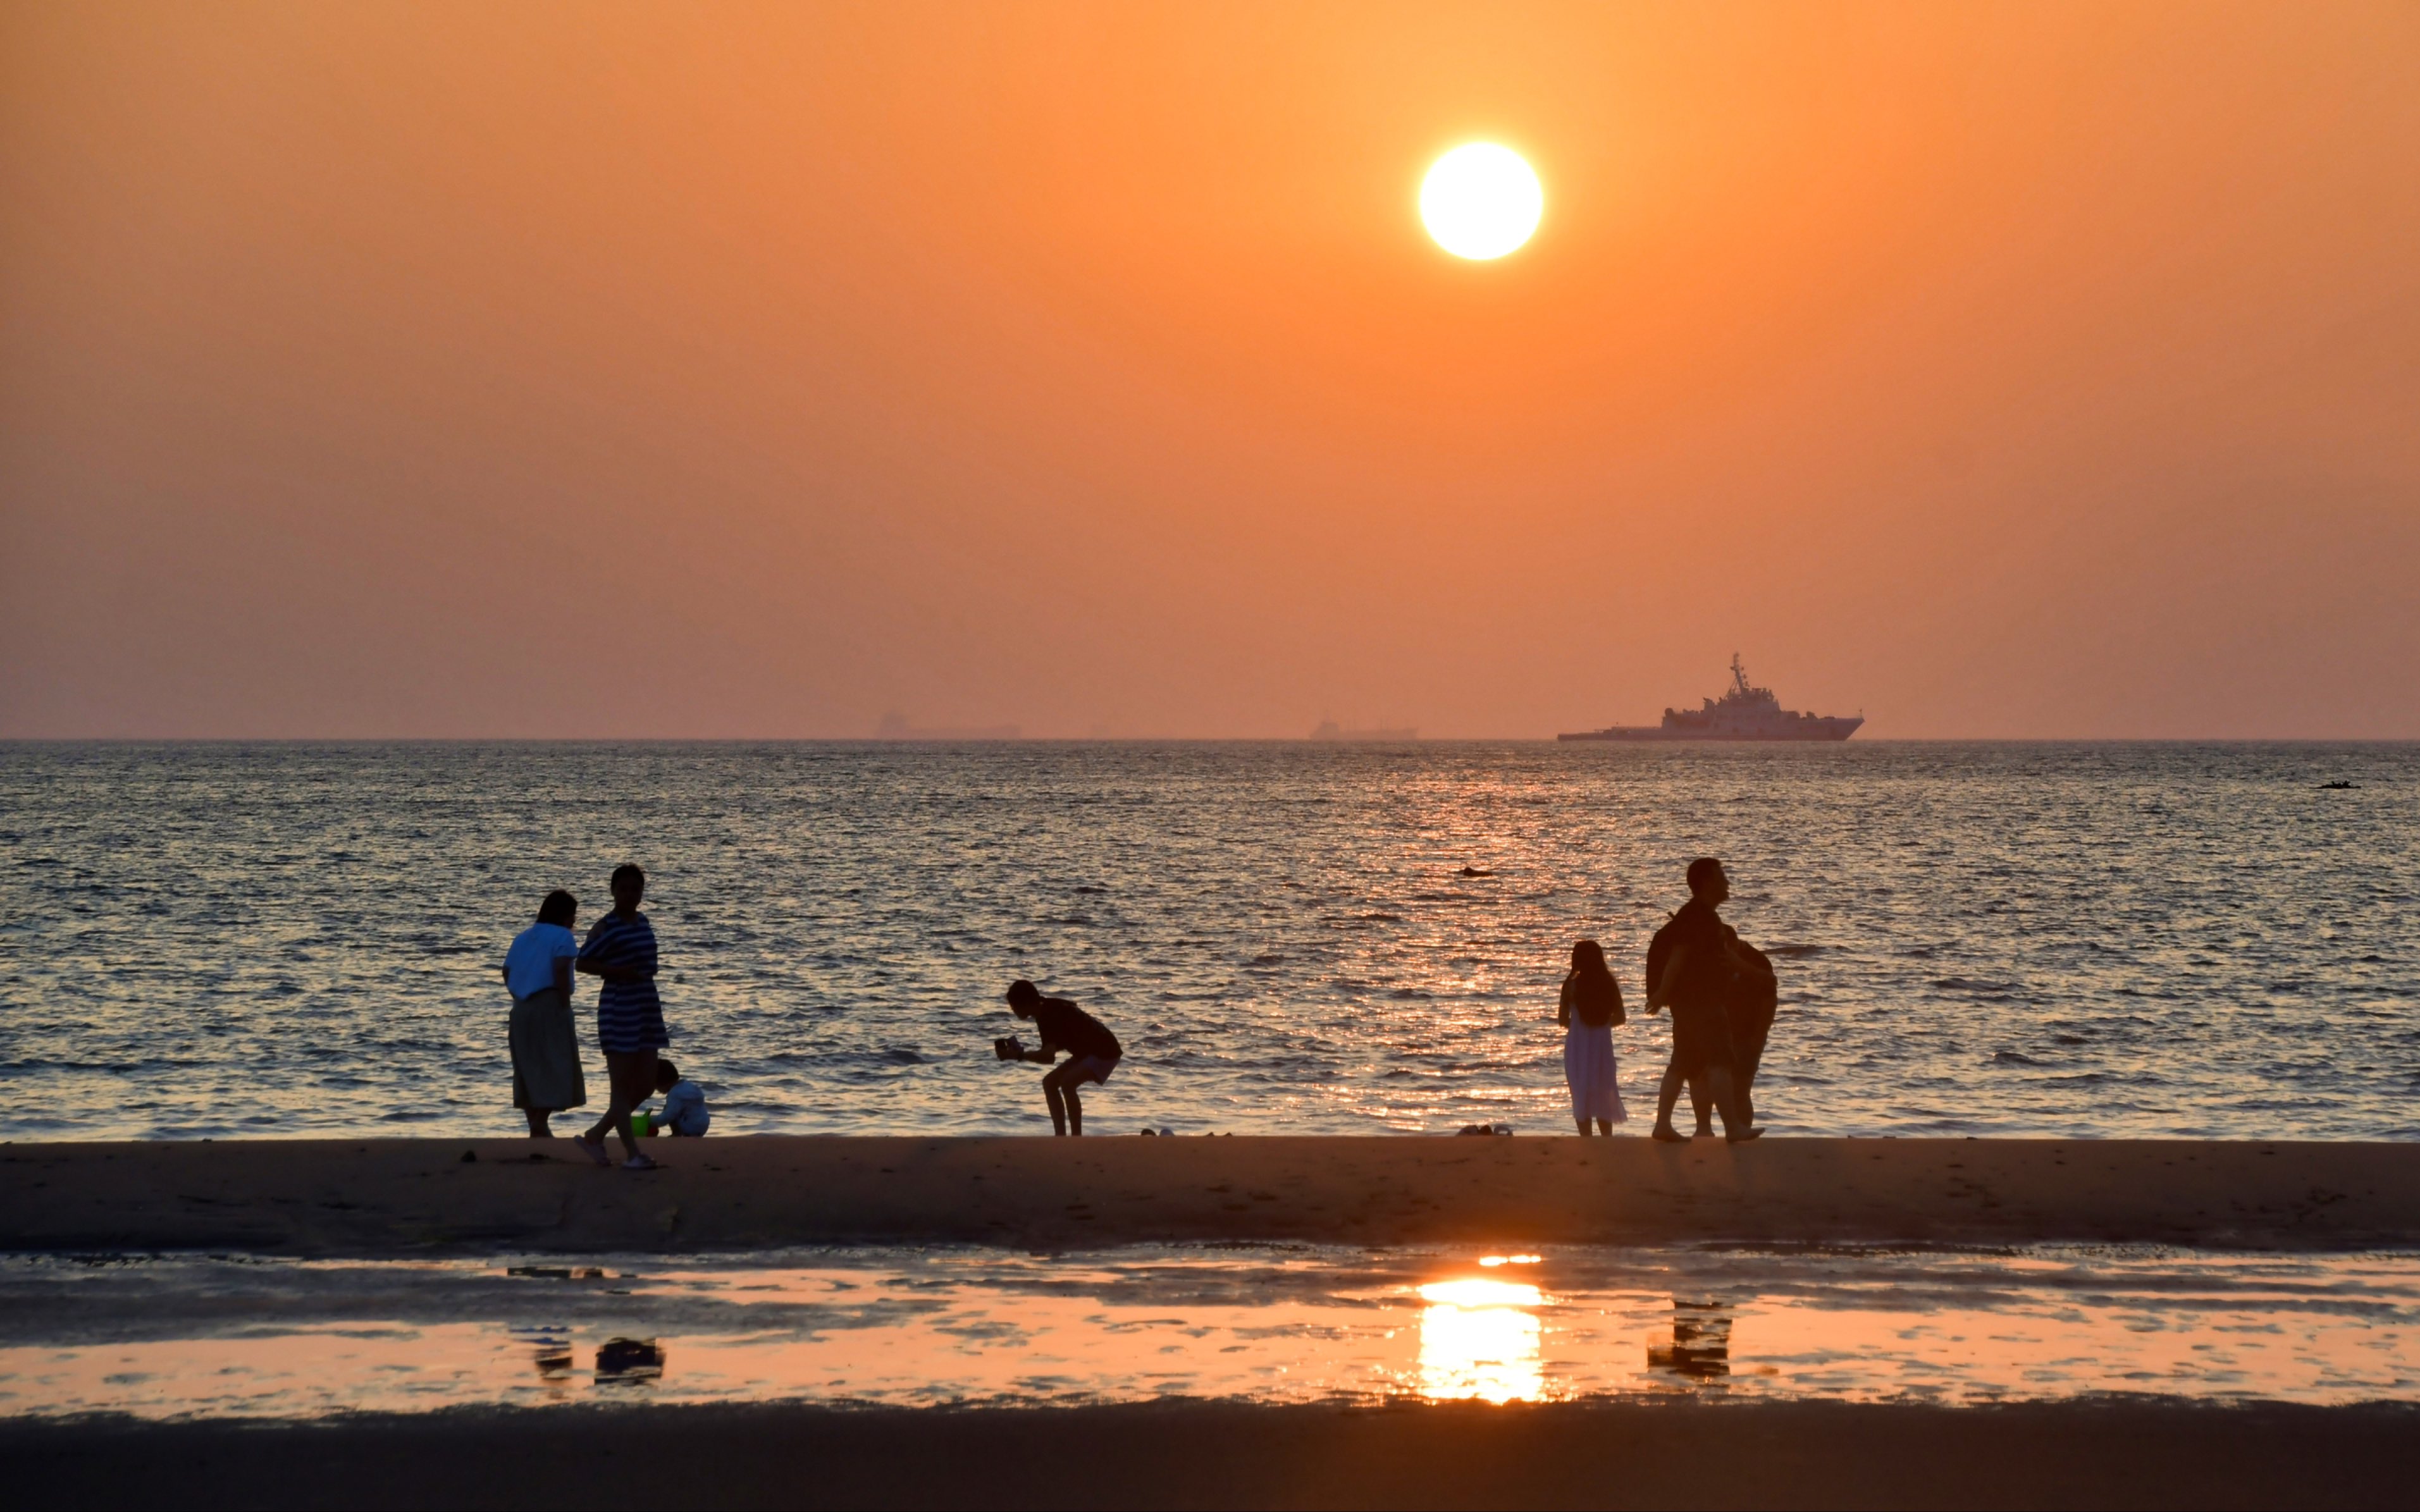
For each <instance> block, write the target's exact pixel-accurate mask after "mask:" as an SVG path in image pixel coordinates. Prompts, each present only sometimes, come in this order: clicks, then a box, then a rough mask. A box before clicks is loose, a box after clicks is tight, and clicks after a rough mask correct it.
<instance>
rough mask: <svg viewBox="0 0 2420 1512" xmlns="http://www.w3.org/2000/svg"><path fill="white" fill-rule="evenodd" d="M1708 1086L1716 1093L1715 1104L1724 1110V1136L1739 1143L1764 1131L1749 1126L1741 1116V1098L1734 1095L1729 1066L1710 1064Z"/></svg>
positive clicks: (1707, 1071)
mask: <svg viewBox="0 0 2420 1512" xmlns="http://www.w3.org/2000/svg"><path fill="white" fill-rule="evenodd" d="M1706 1087H1707V1089H1708V1090H1710V1091H1712V1092H1713V1093H1714V1106H1715V1107H1716V1108H1718V1109H1720V1110H1721V1112H1722V1115H1723V1137H1724V1138H1726V1139H1728V1140H1730V1141H1731V1142H1732V1143H1733V1144H1737V1143H1738V1142H1739V1141H1741V1140H1743V1139H1754V1138H1755V1137H1756V1136H1757V1135H1759V1134H1762V1133H1764V1131H1763V1130H1761V1129H1752V1128H1750V1127H1748V1121H1747V1119H1745V1118H1743V1117H1742V1116H1741V1114H1740V1105H1739V1099H1738V1097H1737V1096H1736V1095H1734V1088H1732V1086H1731V1072H1730V1067H1729V1066H1708V1067H1707V1068H1706Z"/></svg>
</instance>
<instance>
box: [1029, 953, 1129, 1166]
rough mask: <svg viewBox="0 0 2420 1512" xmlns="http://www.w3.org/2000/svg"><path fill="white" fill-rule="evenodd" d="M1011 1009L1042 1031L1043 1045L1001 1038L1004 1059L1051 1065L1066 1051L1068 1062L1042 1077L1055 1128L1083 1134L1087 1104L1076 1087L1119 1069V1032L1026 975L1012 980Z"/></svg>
mask: <svg viewBox="0 0 2420 1512" xmlns="http://www.w3.org/2000/svg"><path fill="white" fill-rule="evenodd" d="M1008 1011H1010V1012H1012V1013H1014V1014H1016V1016H1017V1017H1018V1018H1021V1019H1027V1020H1030V1021H1032V1024H1033V1026H1034V1027H1036V1028H1038V1029H1040V1030H1041V1031H1042V1048H1041V1049H1039V1050H1028V1049H1026V1048H1025V1046H1023V1045H1022V1044H1019V1043H1017V1041H1015V1040H1002V1041H1000V1042H999V1045H998V1049H999V1051H1000V1055H1001V1059H1003V1060H1030V1061H1032V1062H1033V1063H1034V1064H1035V1065H1037V1066H1048V1065H1051V1064H1052V1063H1053V1062H1054V1061H1056V1060H1057V1059H1058V1058H1059V1052H1060V1051H1062V1050H1064V1051H1065V1052H1067V1054H1068V1056H1069V1057H1070V1058H1069V1060H1068V1061H1067V1063H1066V1064H1065V1065H1063V1066H1059V1067H1057V1068H1056V1069H1054V1070H1053V1071H1052V1072H1050V1074H1049V1075H1047V1076H1045V1077H1043V1078H1042V1092H1043V1095H1044V1096H1045V1097H1047V1098H1048V1099H1049V1100H1050V1132H1051V1133H1052V1134H1071V1135H1072V1134H1082V1133H1083V1132H1084V1104H1083V1103H1080V1102H1078V1100H1077V1097H1076V1088H1078V1087H1080V1086H1082V1085H1083V1084H1084V1083H1086V1082H1094V1083H1100V1082H1106V1081H1108V1080H1109V1072H1113V1071H1115V1070H1117V1069H1118V1060H1119V1057H1122V1056H1124V1055H1125V1050H1124V1049H1123V1048H1122V1047H1121V1046H1120V1045H1119V1044H1118V1037H1117V1036H1116V1035H1114V1034H1111V1033H1110V1032H1109V1029H1108V1027H1107V1026H1104V1025H1103V1024H1102V1023H1101V1021H1100V1020H1099V1019H1096V1018H1094V1016H1093V1015H1092V1014H1090V1013H1087V1012H1085V1011H1083V1010H1082V1009H1080V1008H1078V1007H1077V1006H1076V1005H1075V1004H1073V1003H1071V1002H1069V1001H1068V1000H1067V999H1065V998H1063V997H1045V996H1043V995H1042V990H1041V989H1040V988H1038V987H1036V986H1034V985H1033V983H1032V982H1030V981H1026V980H1023V979H1019V980H1016V981H1013V982H1011V983H1009V986H1008Z"/></svg>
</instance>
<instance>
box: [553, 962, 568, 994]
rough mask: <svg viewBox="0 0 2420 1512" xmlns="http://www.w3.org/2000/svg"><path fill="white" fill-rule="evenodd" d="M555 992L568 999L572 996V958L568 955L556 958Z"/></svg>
mask: <svg viewBox="0 0 2420 1512" xmlns="http://www.w3.org/2000/svg"><path fill="white" fill-rule="evenodd" d="M554 990H555V991H556V992H559V993H561V994H562V995H564V996H566V997H569V996H570V995H571V957H569V956H567V955H559V956H556V957H555V958H554Z"/></svg>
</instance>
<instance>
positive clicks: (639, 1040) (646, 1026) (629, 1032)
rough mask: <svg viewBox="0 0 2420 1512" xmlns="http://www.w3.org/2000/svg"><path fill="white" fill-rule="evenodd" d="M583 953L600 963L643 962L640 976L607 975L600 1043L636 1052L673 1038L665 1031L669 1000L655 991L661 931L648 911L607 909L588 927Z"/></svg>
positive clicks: (612, 1051) (617, 1051)
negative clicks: (610, 978) (611, 911)
mask: <svg viewBox="0 0 2420 1512" xmlns="http://www.w3.org/2000/svg"><path fill="white" fill-rule="evenodd" d="M580 959H581V960H582V961H587V962H593V963H594V964H597V965H600V966H613V967H618V968H625V969H627V968H629V967H634V966H635V967H643V968H644V969H645V970H646V971H647V972H648V975H647V976H646V977H644V978H643V979H641V980H637V981H608V982H607V983H606V984H605V990H604V991H603V992H601V993H599V994H597V1048H598V1049H599V1050H602V1051H604V1052H605V1053H606V1054H608V1055H615V1056H627V1055H634V1054H636V1053H638V1052H639V1051H642V1050H662V1049H665V1048H667V1047H669V1046H670V1045H671V1044H672V1036H670V1035H669V1034H667V1033H665V1032H664V1005H663V1002H662V1000H661V999H659V997H657V996H656V979H655V976H654V972H655V968H656V932H655V929H654V927H653V926H651V925H650V924H648V922H647V916H646V915H644V914H632V915H631V916H630V917H629V918H623V917H622V916H621V915H620V914H607V915H606V916H605V917H604V918H600V919H598V920H597V927H596V928H595V929H593V930H590V931H589V932H588V943H587V944H586V945H583V946H582V947H581V948H580Z"/></svg>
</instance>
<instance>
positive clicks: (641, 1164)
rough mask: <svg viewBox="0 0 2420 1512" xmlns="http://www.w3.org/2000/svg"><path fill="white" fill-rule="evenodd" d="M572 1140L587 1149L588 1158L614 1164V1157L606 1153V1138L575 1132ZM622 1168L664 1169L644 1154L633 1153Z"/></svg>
mask: <svg viewBox="0 0 2420 1512" xmlns="http://www.w3.org/2000/svg"><path fill="white" fill-rule="evenodd" d="M571 1142H572V1143H573V1144H575V1145H578V1146H579V1147H580V1148H581V1149H583V1150H585V1151H587V1154H588V1158H589V1159H590V1160H593V1161H595V1162H596V1163H597V1165H606V1166H610V1165H613V1156H611V1155H608V1154H607V1153H605V1141H604V1140H602V1139H591V1138H589V1137H588V1136H587V1135H586V1134H573V1135H572V1136H571ZM622 1169H624V1170H626V1171H659V1170H662V1169H663V1167H662V1166H660V1165H657V1164H656V1163H655V1162H654V1161H651V1160H649V1159H648V1158H647V1157H646V1156H644V1155H633V1156H631V1157H630V1158H629V1159H628V1160H626V1161H624V1162H623V1163H622Z"/></svg>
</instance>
